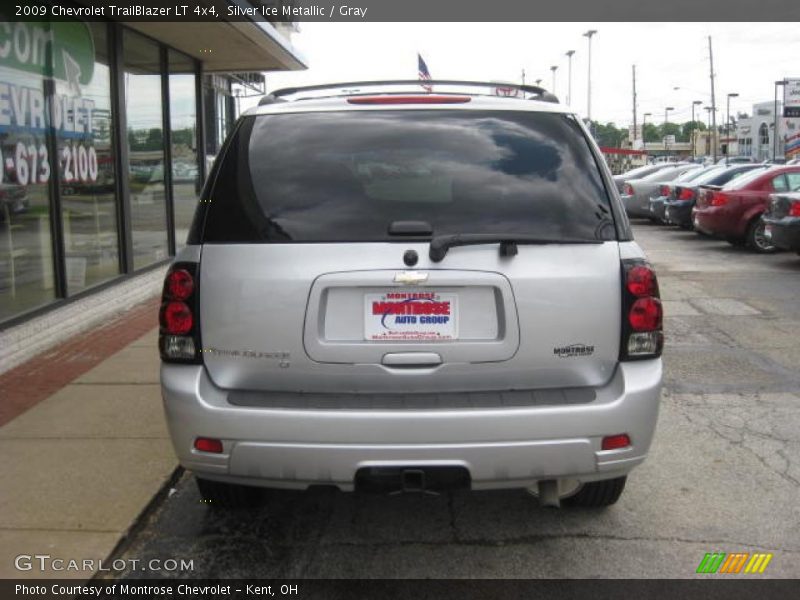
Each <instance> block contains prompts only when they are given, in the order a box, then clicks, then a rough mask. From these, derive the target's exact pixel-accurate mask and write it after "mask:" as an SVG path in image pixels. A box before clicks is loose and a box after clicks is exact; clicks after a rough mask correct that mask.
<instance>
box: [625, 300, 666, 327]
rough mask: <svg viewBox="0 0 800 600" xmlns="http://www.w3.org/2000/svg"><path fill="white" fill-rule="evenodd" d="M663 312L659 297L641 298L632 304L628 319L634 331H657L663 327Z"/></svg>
mask: <svg viewBox="0 0 800 600" xmlns="http://www.w3.org/2000/svg"><path fill="white" fill-rule="evenodd" d="M662 316H663V312H662V309H661V301H660V300H659V299H658V298H651V297H647V298H639V299H638V300H637V301H636V302H634V303H633V306H631V310H630V312H629V313H628V321H629V322H630V324H631V328H632V329H633V330H634V331H655V330H657V329H661V319H662Z"/></svg>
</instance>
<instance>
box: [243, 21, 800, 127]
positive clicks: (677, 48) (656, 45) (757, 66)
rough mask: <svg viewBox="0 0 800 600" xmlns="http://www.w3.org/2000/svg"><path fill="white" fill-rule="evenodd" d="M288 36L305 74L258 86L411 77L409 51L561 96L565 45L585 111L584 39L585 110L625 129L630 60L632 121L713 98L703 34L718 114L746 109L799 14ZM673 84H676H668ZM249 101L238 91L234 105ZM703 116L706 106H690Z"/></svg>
mask: <svg viewBox="0 0 800 600" xmlns="http://www.w3.org/2000/svg"><path fill="white" fill-rule="evenodd" d="M300 28H301V31H300V33H297V34H295V35H294V37H293V38H292V43H293V45H294V46H295V47H296V48H297V49H298V50H299V51H300V52H301V53H302V54H303V55H304V56H305V57H306V59H307V60H308V64H309V69H308V70H307V71H301V72H292V73H270V74H268V75H267V87H268V89H270V90H271V89H277V88H278V87H284V86H288V85H292V86H293V85H302V84H310V83H327V82H331V81H346V80H358V79H392V78H410V79H416V77H417V56H416V55H417V52H418V51H419V52H420V53H421V54H422V56H423V58H424V59H425V61H426V62H427V64H428V68H429V69H430V72H431V75H432V76H433V77H434V78H440V79H477V80H487V81H488V80H491V81H495V80H506V81H515V82H521V75H522V70H523V69H525V74H526V77H525V79H526V82H527V83H533V82H534V81H535V80H536V79H541V80H542V84H541V85H542V86H543V87H546V88H548V89H549V88H551V87H552V73H551V71H550V66H551V65H558V70H557V72H556V90H555V91H556V94H557V95H558V96H559V98H560V99H561V100H562V101H565V100H566V96H567V57H566V56H565V53H566V52H567V51H568V50H575V55H574V56H573V57H572V96H573V100H572V102H571V104H572V105H573V107H575V109H576V110H577V111H578V112H579V113H580V114H581V115H583V116H586V106H587V93H586V92H587V56H588V52H587V39H586V38H585V37H583V36H582V35H581V34H582V33H583V32H585V31H586V30H587V29H596V30H597V31H598V33H597V34H596V35H595V36H594V37H593V38H592V118H593V119H595V120H600V121H603V122H608V121H612V122H615V123H617V124H618V125H620V126H623V125H624V126H628V125H629V124H630V123H631V122H632V120H633V108H632V92H631V65H633V64H635V65H636V73H637V92H638V119H639V121H640V122H641V118H642V113H645V112H650V113H652V116H651V117H648V121H650V122H663V120H664V108H665V107H667V106H673V107H675V110H674V111H672V112H671V113H670V117H669V118H670V121H688V120H690V119H691V105H692V100H702V101H703V105H704V106H706V105H710V103H711V89H710V81H709V61H708V36H709V35H711V36H712V43H713V50H714V70H715V72H716V75H717V77H716V80H715V83H716V96H717V107H718V113H717V116H718V122H722V121H723V120H724V118H725V114H724V113H725V110H726V106H725V103H726V95H727V94H728V93H729V92H738V93H739V97H738V98H735V99H732V100H731V114H734V113H735V112H736V111H737V110H739V111H743V112H747V113H750V112H751V111H752V105H753V103H755V102H759V101H765V100H770V101H771V100H772V99H773V95H774V82H775V80H777V79H782V78H784V77H800V58H798V57H800V32H799V31H798V25H797V23H710V24H709V23H599V24H596V23H324V22H323V23H302V24H300ZM675 87H679V88H680V89H679V90H674V89H673V88H675ZM249 104H250V102H248V101H246V100H243V101H242V108H243V109H244V108H245V106H247V105H249ZM700 114H701V115H702V116H701V117H698V118H702V119H703V120H705V116H706V112H705V111H702V109H701V110H700Z"/></svg>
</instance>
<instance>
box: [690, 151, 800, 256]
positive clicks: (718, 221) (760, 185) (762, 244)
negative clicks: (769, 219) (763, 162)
mask: <svg viewBox="0 0 800 600" xmlns="http://www.w3.org/2000/svg"><path fill="white" fill-rule="evenodd" d="M798 190H800V166H791V167H787V166H785V165H781V166H774V167H771V168H769V169H766V170H764V171H754V172H753V173H748V174H746V175H743V176H741V177H738V178H737V179H734V180H733V181H731V182H729V183H727V184H726V185H724V186H723V187H722V188H721V189H719V190H706V191H705V193H703V194H701V195H700V197H698V198H697V205H696V206H695V207H694V210H693V211H692V219H693V221H694V227H695V229H697V230H698V231H700V232H702V233H706V234H708V235H713V236H716V237H721V238H724V239H726V240H728V241H729V242H730V243H731V244H734V245H740V244H745V245H747V247H748V248H750V249H752V250H754V251H756V252H775V250H777V247H776V246H775V244H773V243H772V241H771V240H770V239H769V238H768V237H767V236H766V234H765V231H764V221H763V220H762V219H761V215H763V214H764V211H765V210H766V208H767V203H768V202H769V196H770V194H773V193H775V192H790V191H798Z"/></svg>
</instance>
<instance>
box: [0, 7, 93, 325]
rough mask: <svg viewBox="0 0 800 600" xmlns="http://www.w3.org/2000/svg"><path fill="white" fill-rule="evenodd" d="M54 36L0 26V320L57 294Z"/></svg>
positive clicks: (33, 28)
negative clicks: (53, 202)
mask: <svg viewBox="0 0 800 600" xmlns="http://www.w3.org/2000/svg"><path fill="white" fill-rule="evenodd" d="M53 33H54V32H51V29H50V25H49V24H47V23H44V22H43V23H22V22H17V23H8V22H2V21H0V47H2V48H3V49H4V54H3V61H2V63H0V319H7V318H8V317H11V316H13V315H15V314H17V313H20V312H24V311H27V310H30V309H32V308H35V307H37V306H40V305H42V304H45V303H47V302H49V301H51V300H53V299H54V298H55V296H56V290H55V283H54V276H53V246H52V239H51V235H50V216H51V215H50V185H52V182H53V178H54V169H53V165H54V163H55V161H57V160H58V158H57V157H55V156H52V152H51V143H50V142H51V141H52V140H51V138H50V129H49V127H50V118H49V116H48V115H47V110H46V106H47V97H48V96H52V85H51V83H52V79H47V80H46V79H45V73H49V72H50V71H51V68H50V65H49V64H47V63H46V61H47V56H48V54H49V52H48V48H49V46H50V42H49V40H50V37H51V35H53ZM56 33H57V32H56ZM55 75H56V77H58V76H63V73H61V71H58V70H57V71H56V73H55ZM77 96H78V95H77V94H70V95H68V96H65V97H64V98H60V97H58V98H57V97H52V98H51V99H52V100H53V101H54V106H56V107H58V106H61V107H62V110H63V107H67V108H66V110H67V111H68V110H70V109H69V107H70V106H72V107H74V106H75V105H76V102H77V104H78V105H80V100H79V98H77ZM63 117H64V114H63V112H62V113H61V120H60V121H58V122H57V123H55V126H56V128H58V130H59V132H60V131H61V130H63V129H64V128H65V127H67V125H66V123H67V122H66V121H64V118H63Z"/></svg>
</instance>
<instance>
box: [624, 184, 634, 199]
mask: <svg viewBox="0 0 800 600" xmlns="http://www.w3.org/2000/svg"><path fill="white" fill-rule="evenodd" d="M622 193H623V194H625V195H626V196H633V187H632V186H631V184H630V183H626V184H625V185H623V186H622Z"/></svg>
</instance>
